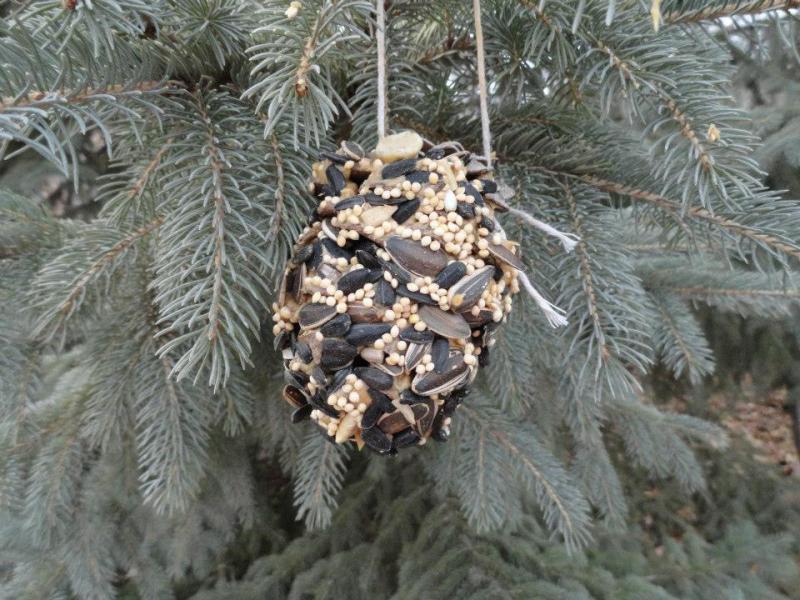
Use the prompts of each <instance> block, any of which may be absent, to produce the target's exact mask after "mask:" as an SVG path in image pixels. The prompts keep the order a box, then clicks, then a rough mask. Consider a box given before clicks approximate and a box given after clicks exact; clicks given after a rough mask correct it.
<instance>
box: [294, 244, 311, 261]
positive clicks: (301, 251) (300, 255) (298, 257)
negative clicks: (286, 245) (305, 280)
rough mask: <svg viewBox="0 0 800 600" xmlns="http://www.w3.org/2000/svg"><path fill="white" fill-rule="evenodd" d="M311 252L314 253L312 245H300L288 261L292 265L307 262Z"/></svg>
mask: <svg viewBox="0 0 800 600" xmlns="http://www.w3.org/2000/svg"><path fill="white" fill-rule="evenodd" d="M312 254H314V247H313V246H301V247H300V248H298V249H297V251H296V252H295V253H294V256H292V258H291V260H290V261H289V262H291V263H292V264H293V265H299V264H300V263H304V262H308V260H309V259H310V258H311V255H312Z"/></svg>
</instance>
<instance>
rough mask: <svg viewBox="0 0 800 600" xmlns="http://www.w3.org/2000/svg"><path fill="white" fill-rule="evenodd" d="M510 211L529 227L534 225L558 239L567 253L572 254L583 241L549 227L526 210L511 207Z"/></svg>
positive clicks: (573, 235) (575, 236)
mask: <svg viewBox="0 0 800 600" xmlns="http://www.w3.org/2000/svg"><path fill="white" fill-rule="evenodd" d="M508 210H509V212H510V213H511V214H513V215H516V216H517V217H519V218H520V219H522V220H523V221H525V222H526V223H527V224H528V225H532V226H534V227H536V229H538V230H540V231H544V232H545V233H546V234H547V235H550V236H552V237H554V238H556V239H557V240H558V241H559V242H561V245H562V246H563V247H564V251H565V252H572V251H573V250H574V249H575V246H577V245H578V242H580V241H581V238H579V237H578V236H577V235H575V234H574V233H564V232H563V231H559V230H558V229H556V228H555V227H553V226H552V225H548V224H547V223H545V222H544V221H540V220H539V219H537V218H535V217H532V216H531V215H529V214H528V213H526V212H525V211H524V210H520V209H518V208H514V207H513V206H511V207H509V209H508Z"/></svg>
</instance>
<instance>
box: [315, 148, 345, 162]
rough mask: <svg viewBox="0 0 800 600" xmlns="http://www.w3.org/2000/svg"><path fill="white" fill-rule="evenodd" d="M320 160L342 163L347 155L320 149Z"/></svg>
mask: <svg viewBox="0 0 800 600" xmlns="http://www.w3.org/2000/svg"><path fill="white" fill-rule="evenodd" d="M319 159H320V160H329V161H331V162H332V163H336V164H337V165H343V164H344V163H346V162H347V157H346V156H342V155H341V154H335V153H333V152H326V151H322V152H320V153H319Z"/></svg>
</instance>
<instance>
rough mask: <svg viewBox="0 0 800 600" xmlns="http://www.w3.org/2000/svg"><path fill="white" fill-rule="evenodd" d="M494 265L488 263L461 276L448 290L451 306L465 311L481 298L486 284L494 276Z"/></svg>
mask: <svg viewBox="0 0 800 600" xmlns="http://www.w3.org/2000/svg"><path fill="white" fill-rule="evenodd" d="M493 272H494V266H493V265H486V266H484V267H481V268H480V269H477V270H476V271H474V272H472V273H470V274H469V275H466V276H464V277H462V278H461V280H460V281H459V282H458V283H456V284H455V285H453V286H451V287H450V289H449V291H448V292H447V296H448V299H449V301H450V306H452V307H453V308H454V309H455V310H458V311H465V310H467V309H469V308H471V307H472V305H474V304H475V303H476V302H477V301H478V300H480V298H481V295H482V294H483V291H484V290H485V289H486V286H488V285H489V281H490V280H491V278H492V273H493Z"/></svg>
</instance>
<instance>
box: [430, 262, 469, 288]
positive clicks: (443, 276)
mask: <svg viewBox="0 0 800 600" xmlns="http://www.w3.org/2000/svg"><path fill="white" fill-rule="evenodd" d="M466 274H467V265H465V264H464V263H463V262H461V261H458V260H456V261H454V262H451V263H450V264H449V265H447V266H446V267H445V268H444V269H442V270H441V271H439V274H438V275H437V276H436V279H434V280H433V283H435V284H436V285H438V286H439V287H440V288H445V289H447V288H449V287H450V286H451V285H453V284H454V283H456V282H457V281H458V280H460V279H461V278H462V277H463V276H464V275H466Z"/></svg>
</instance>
